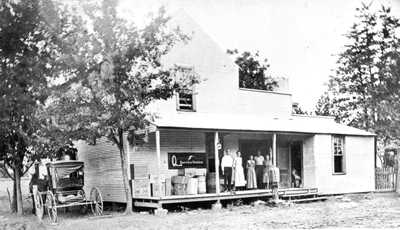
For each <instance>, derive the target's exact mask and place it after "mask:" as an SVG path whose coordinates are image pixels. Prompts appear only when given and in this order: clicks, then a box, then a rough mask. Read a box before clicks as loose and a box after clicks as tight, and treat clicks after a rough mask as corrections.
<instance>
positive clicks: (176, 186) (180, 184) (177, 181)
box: [171, 176, 188, 195]
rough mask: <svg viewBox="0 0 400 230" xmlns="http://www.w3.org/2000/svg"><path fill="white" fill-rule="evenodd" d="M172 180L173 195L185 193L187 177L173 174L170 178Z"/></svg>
mask: <svg viewBox="0 0 400 230" xmlns="http://www.w3.org/2000/svg"><path fill="white" fill-rule="evenodd" d="M171 182H172V186H173V187H172V191H173V193H174V195H186V190H187V189H186V188H187V182H188V178H187V177H185V176H173V177H172V178H171Z"/></svg>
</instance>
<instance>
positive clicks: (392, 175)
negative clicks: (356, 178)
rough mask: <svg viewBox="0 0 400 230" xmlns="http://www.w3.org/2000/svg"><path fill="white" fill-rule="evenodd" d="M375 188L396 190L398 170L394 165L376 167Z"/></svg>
mask: <svg viewBox="0 0 400 230" xmlns="http://www.w3.org/2000/svg"><path fill="white" fill-rule="evenodd" d="M375 182H376V183H375V189H376V190H377V191H395V190H396V184H397V172H396V170H395V169H394V168H393V167H389V168H376V169H375Z"/></svg>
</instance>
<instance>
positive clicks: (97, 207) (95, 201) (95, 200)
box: [90, 187, 103, 216]
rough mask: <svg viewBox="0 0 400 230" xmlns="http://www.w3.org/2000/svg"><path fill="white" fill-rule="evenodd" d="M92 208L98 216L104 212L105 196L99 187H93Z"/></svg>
mask: <svg viewBox="0 0 400 230" xmlns="http://www.w3.org/2000/svg"><path fill="white" fill-rule="evenodd" d="M90 202H91V203H90V208H91V209H92V213H93V214H94V215H96V216H100V215H102V214H103V197H102V196H101V193H100V190H99V188H97V187H94V188H92V190H91V191H90Z"/></svg>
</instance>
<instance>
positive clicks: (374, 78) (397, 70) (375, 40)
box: [316, 4, 400, 146]
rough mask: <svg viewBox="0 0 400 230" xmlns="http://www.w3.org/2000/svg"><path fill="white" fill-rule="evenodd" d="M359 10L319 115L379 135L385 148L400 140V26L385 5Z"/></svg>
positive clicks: (367, 6)
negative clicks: (378, 7)
mask: <svg viewBox="0 0 400 230" xmlns="http://www.w3.org/2000/svg"><path fill="white" fill-rule="evenodd" d="M370 8H371V6H370V5H366V4H362V7H360V8H357V9H356V11H357V16H356V18H357V20H356V22H355V23H354V24H353V26H352V27H351V29H350V31H349V33H348V34H347V35H346V37H347V39H348V44H347V45H346V46H345V49H344V51H343V52H342V53H341V54H340V55H339V58H338V61H337V68H336V72H335V74H334V75H333V76H332V77H331V78H330V81H329V84H328V90H327V92H326V93H325V94H324V95H323V96H321V98H320V100H319V101H318V104H317V107H316V113H317V114H321V115H334V116H336V118H337V120H338V121H340V122H344V123H346V124H349V125H351V126H354V127H357V128H362V129H366V130H369V131H373V132H375V133H377V134H378V139H379V141H380V143H381V144H382V146H384V145H386V144H388V143H389V142H391V141H393V140H396V139H398V135H399V130H398V127H399V121H400V102H399V97H400V92H399V90H398V89H399V86H400V81H399V80H400V49H399V48H400V39H399V34H400V33H399V32H400V23H399V19H398V18H396V17H395V16H393V15H391V10H390V8H388V7H384V6H382V7H381V9H380V10H379V11H376V12H373V11H372V10H371V9H370Z"/></svg>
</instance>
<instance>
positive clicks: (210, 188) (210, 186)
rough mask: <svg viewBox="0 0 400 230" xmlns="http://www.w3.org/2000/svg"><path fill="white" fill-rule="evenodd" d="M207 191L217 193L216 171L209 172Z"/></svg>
mask: <svg viewBox="0 0 400 230" xmlns="http://www.w3.org/2000/svg"><path fill="white" fill-rule="evenodd" d="M207 193H215V173H208V174H207Z"/></svg>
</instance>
